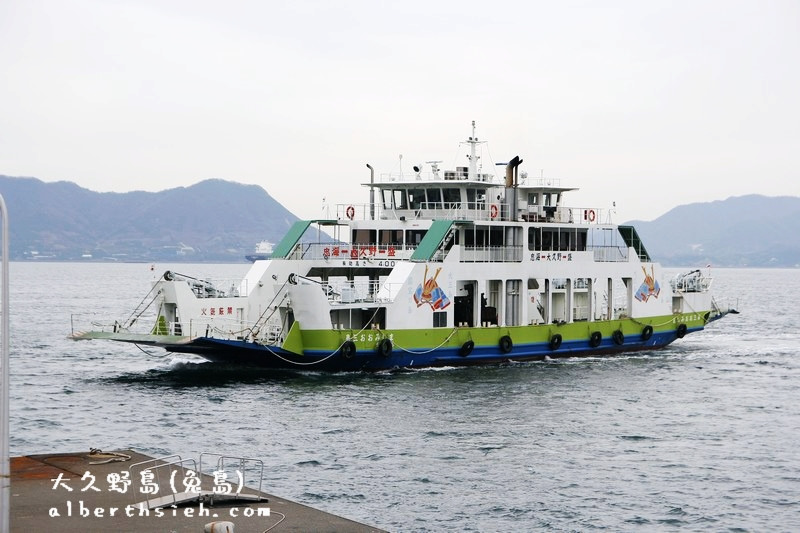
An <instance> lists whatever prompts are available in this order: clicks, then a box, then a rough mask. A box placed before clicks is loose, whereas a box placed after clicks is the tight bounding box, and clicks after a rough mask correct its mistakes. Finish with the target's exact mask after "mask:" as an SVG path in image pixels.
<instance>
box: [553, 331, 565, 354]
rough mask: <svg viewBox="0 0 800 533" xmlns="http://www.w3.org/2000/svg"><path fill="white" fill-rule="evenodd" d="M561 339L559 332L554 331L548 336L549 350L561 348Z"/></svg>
mask: <svg viewBox="0 0 800 533" xmlns="http://www.w3.org/2000/svg"><path fill="white" fill-rule="evenodd" d="M562 340H563V339H562V338H561V334H560V333H556V334H555V335H553V336H552V337H550V350H551V351H553V352H554V351H556V350H558V349H559V348H561V341H562Z"/></svg>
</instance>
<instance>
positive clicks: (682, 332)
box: [675, 324, 688, 339]
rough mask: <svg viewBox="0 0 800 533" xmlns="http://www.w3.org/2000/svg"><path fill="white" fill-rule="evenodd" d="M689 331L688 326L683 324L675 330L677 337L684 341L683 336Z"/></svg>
mask: <svg viewBox="0 0 800 533" xmlns="http://www.w3.org/2000/svg"><path fill="white" fill-rule="evenodd" d="M687 329H688V328H687V327H686V324H681V325H680V326H678V329H676V330H675V335H677V336H678V338H679V339H682V338H683V336H684V335H686V330H687Z"/></svg>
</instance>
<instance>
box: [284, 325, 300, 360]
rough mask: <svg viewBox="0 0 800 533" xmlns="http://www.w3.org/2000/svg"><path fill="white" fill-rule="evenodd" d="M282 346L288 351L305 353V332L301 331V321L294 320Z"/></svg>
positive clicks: (298, 353)
mask: <svg viewBox="0 0 800 533" xmlns="http://www.w3.org/2000/svg"><path fill="white" fill-rule="evenodd" d="M281 348H283V349H284V350H286V351H287V352H292V353H294V354H297V355H303V333H302V332H301V331H300V322H294V323H293V324H292V327H291V328H289V333H288V335H286V340H285V341H283V346H281Z"/></svg>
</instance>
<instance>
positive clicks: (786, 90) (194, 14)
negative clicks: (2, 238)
mask: <svg viewBox="0 0 800 533" xmlns="http://www.w3.org/2000/svg"><path fill="white" fill-rule="evenodd" d="M799 26H800V2H798V1H797V0H786V1H755V0H754V1H750V2H744V1H728V0H714V1H698V0H692V1H677V2H675V1H670V2H668V1H653V2H642V1H625V2H623V1H605V2H603V1H585V2H580V1H555V0H548V1H531V0H527V1H525V2H522V1H519V0H516V1H514V2H507V1H503V0H500V1H498V0H493V1H484V2H473V1H458V2H456V1H436V0H426V1H419V0H403V1H395V2H382V1H378V0H365V1H347V0H339V1H312V2H305V1H302V0H299V1H287V2H269V1H257V0H252V1H228V2H221V1H214V2H212V1H206V0H185V1H170V0H152V1H150V0H70V1H67V0H62V1H57V0H3V1H2V2H0V72H2V83H0V174H6V175H11V176H32V177H37V178H40V179H42V180H44V181H46V182H53V181H59V180H68V181H73V182H76V183H78V184H79V185H81V186H83V187H86V188H88V189H91V190H94V191H118V192H124V191H130V190H146V191H160V190H164V189H168V188H172V187H180V186H188V185H192V184H194V183H197V182H199V181H201V180H204V179H208V178H222V179H226V180H231V181H236V182H240V183H248V184H250V183H252V184H257V185H260V186H262V187H263V188H264V189H266V190H267V192H269V193H270V194H271V195H272V196H273V197H275V198H276V199H277V200H278V201H280V202H281V203H283V204H284V205H286V206H287V207H288V208H289V209H290V210H291V211H292V212H293V213H295V214H296V215H298V216H299V217H301V218H313V217H318V216H320V214H322V210H321V209H322V207H321V206H322V202H323V198H325V199H326V200H327V202H328V203H331V204H336V203H346V204H349V203H365V202H366V201H367V199H368V193H367V190H366V189H365V188H363V187H362V186H361V184H362V183H364V182H367V181H369V173H368V170H367V168H366V166H365V164H366V163H371V164H372V165H373V166H374V167H375V169H376V172H377V173H387V172H397V171H398V170H400V158H399V155H400V154H402V155H403V158H402V165H403V170H404V171H408V170H409V169H410V167H411V165H413V164H415V163H417V162H424V161H428V160H442V161H444V163H443V164H442V166H443V167H447V168H452V167H454V166H456V165H465V164H466V160H465V159H464V158H463V155H458V154H460V153H459V152H458V142H459V141H461V140H463V139H465V138H466V137H467V136H468V135H470V134H471V130H470V123H471V121H472V120H475V121H477V124H478V137H479V138H481V139H482V140H487V141H488V152H486V153H485V154H484V155H485V157H484V160H483V161H484V170H489V169H490V168H491V169H492V170H493V168H494V167H493V165H492V163H497V162H504V161H507V160H508V159H510V158H511V157H513V156H514V155H519V156H520V157H522V158H523V159H524V163H523V169H524V170H526V171H527V172H528V173H529V174H530V175H537V176H538V175H540V174H541V173H544V175H545V176H547V177H552V178H560V179H561V180H562V182H561V183H562V185H569V186H575V187H579V188H580V189H581V190H580V191H578V192H575V193H572V196H571V201H568V202H567V203H569V204H570V205H573V206H581V207H586V206H589V207H594V206H596V207H598V208H608V207H610V206H611V203H612V202H616V205H617V208H616V216H615V221H617V222H623V221H626V220H631V219H641V220H652V219H654V218H656V217H658V216H660V215H662V214H664V213H665V212H667V211H668V210H669V209H671V208H672V207H675V206H677V205H681V204H685V203H692V202H701V201H712V200H723V199H725V198H728V197H730V196H739V195H744V194H750V193H760V194H765V195H770V196H777V195H793V196H800V96H799V95H800V31H798V27H799ZM489 155H490V156H491V157H489ZM0 192H2V191H0ZM567 200H570V197H568V198H567ZM198 209H203V210H207V211H208V213H209V215H213V199H209V204H208V205H206V206H198ZM9 211H12V212H13V206H9Z"/></svg>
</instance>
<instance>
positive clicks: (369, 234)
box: [353, 229, 375, 244]
mask: <svg viewBox="0 0 800 533" xmlns="http://www.w3.org/2000/svg"><path fill="white" fill-rule="evenodd" d="M374 242H375V230H374V229H357V230H353V244H373V243H374Z"/></svg>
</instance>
